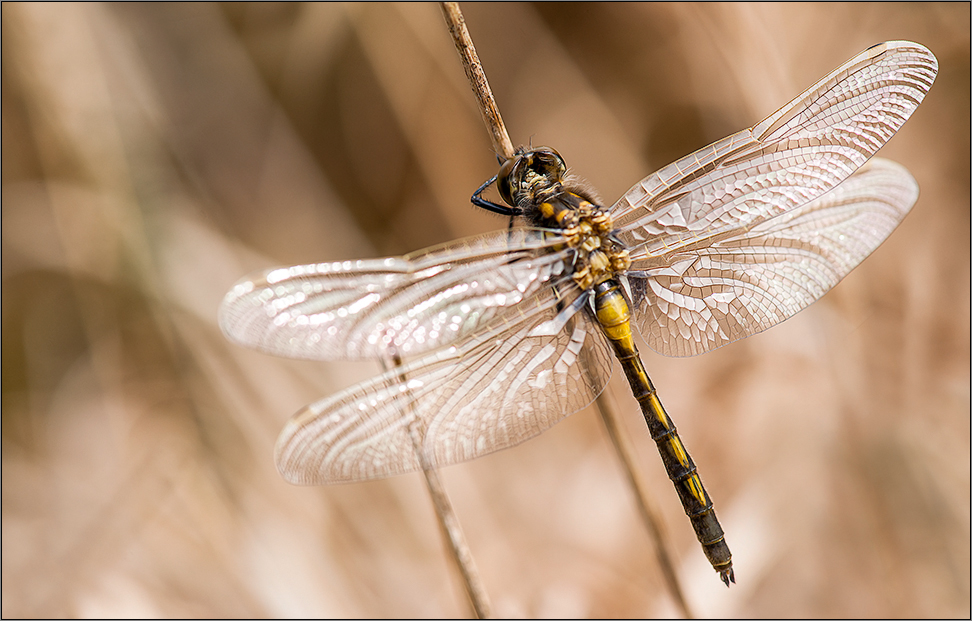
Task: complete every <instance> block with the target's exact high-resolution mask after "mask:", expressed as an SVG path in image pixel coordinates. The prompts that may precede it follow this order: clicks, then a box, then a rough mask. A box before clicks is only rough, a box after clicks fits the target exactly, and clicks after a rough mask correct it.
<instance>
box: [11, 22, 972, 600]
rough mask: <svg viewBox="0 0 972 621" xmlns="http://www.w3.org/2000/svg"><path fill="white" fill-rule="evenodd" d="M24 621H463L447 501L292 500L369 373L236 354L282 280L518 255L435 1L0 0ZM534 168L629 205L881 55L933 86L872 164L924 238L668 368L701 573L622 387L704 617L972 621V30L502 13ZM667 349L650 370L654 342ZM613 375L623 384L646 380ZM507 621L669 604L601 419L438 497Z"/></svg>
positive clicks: (19, 594)
mask: <svg viewBox="0 0 972 621" xmlns="http://www.w3.org/2000/svg"><path fill="white" fill-rule="evenodd" d="M2 10H3V20H2V28H3V31H2V39H0V41H2V46H3V55H2V61H3V85H2V86H3V91H2V92H3V117H2V120H3V166H2V169H3V176H2V182H3V212H2V213H3V246H2V253H3V255H2V259H3V260H2V269H3V271H2V276H3V291H2V293H3V341H2V343H3V407H2V412H3V436H2V437H3V447H2V448H3V452H2V455H3V486H2V489H3V593H2V595H3V597H2V613H3V616H5V617H9V616H34V617H46V616H55V617H56V616H95V617H100V616H103V615H104V616H129V615H132V616H139V615H142V616H229V617H236V616H293V615H297V616H304V615H310V616H335V617H343V616H351V617H369V616H379V617H381V616H392V617H396V616H405V617H414V616H462V615H466V614H468V613H467V608H466V607H465V602H464V599H463V596H462V594H461V591H460V587H459V584H458V581H457V580H456V579H455V577H454V575H453V574H452V573H451V567H450V566H449V564H448V562H447V560H446V557H445V556H444V554H443V551H442V544H441V540H440V537H439V533H438V530H437V526H436V523H435V521H434V518H433V516H432V512H431V509H430V506H429V502H428V499H427V495H426V493H425V490H424V487H423V483H422V481H421V479H420V478H419V477H418V476H417V475H411V476H404V477H398V478H395V479H391V480H386V481H378V482H372V483H364V484H357V485H347V486H340V487H331V488H296V487H292V486H290V485H288V484H286V483H284V482H283V481H282V480H281V479H280V478H279V476H278V475H277V473H276V472H275V470H274V466H273V463H272V446H273V442H274V440H275V437H276V434H277V433H278V432H279V430H280V428H281V427H282V425H283V423H284V421H285V420H286V419H287V417H288V416H289V415H290V414H291V413H292V412H294V411H296V410H297V409H298V408H299V407H301V406H302V405H304V404H305V403H308V402H310V401H313V400H315V399H318V398H320V397H322V396H324V395H326V394H329V393H330V392H333V391H335V390H338V389H339V388H342V387H345V386H348V385H351V384H352V383H354V382H355V381H358V380H360V379H364V378H366V377H368V376H370V375H371V374H372V373H374V372H375V371H376V370H377V366H375V365H371V364H366V363H359V364H347V363H315V362H300V361H289V360H281V359H276V358H272V357H270V356H266V355H263V354H259V353H256V352H251V351H245V350H243V349H241V348H238V347H235V346H232V345H230V344H228V343H227V342H226V341H225V340H224V339H223V338H222V336H221V335H220V333H219V331H218V329H217V327H216V323H215V316H216V308H217V306H218V304H219V301H220V299H221V297H222V295H223V293H224V292H225V291H226V290H227V289H228V288H229V286H230V285H231V284H232V283H233V282H234V281H235V280H236V279H238V278H239V277H241V276H243V275H244V274H246V273H248V272H251V271H253V270H257V269H262V268H265V267H269V266H272V265H281V264H291V263H305V262H316V261H328V260H338V259H348V258H363V257H371V256H380V255H383V254H399V253H403V252H408V251H412V250H416V249H419V248H422V247H425V246H427V245H431V244H435V243H439V242H443V241H447V240H449V239H453V238H456V237H459V236H463V235H470V234H474V233H477V232H483V231H486V230H491V229H496V228H501V227H503V226H505V220H503V219H502V218H499V217H496V216H491V215H488V214H484V213H480V212H479V211H477V210H474V209H473V208H472V207H471V206H470V205H469V202H468V197H469V194H470V193H471V192H472V190H473V189H475V188H476V187H477V186H478V185H479V184H480V183H481V182H482V181H483V180H485V179H486V178H488V177H489V176H491V175H492V174H493V173H494V172H495V168H496V165H495V160H494V158H493V156H492V154H491V150H490V147H489V144H488V140H487V137H486V133H485V131H484V129H483V127H482V123H481V121H480V120H479V117H478V112H477V110H476V108H475V104H474V102H473V99H472V97H471V95H470V94H469V92H468V89H467V87H466V85H465V79H464V76H463V73H462V70H461V68H460V66H459V64H458V61H457V59H456V57H455V53H454V50H453V48H452V46H451V43H450V41H449V39H448V37H447V34H446V31H445V28H444V26H443V23H442V19H441V16H440V15H439V12H438V9H437V7H435V6H434V5H408V6H393V5H368V6H356V5H351V6H336V5H331V4H323V5H284V4H274V5H261V4H247V5H219V6H214V5H207V4H191V5H189V4H179V5H165V4H162V5H158V4H151V5H115V4H112V5H99V4H86V5H60V4H59V5H57V6H53V5H32V4H14V5H11V4H7V3H5V4H4V5H3V9H2ZM466 18H467V22H468V25H469V28H470V31H471V33H472V36H473V37H474V39H475V41H476V42H477V44H478V46H479V51H480V54H481V57H482V59H483V62H484V64H485V68H486V71H487V72H488V75H489V77H490V80H491V82H492V85H493V88H494V90H495V92H496V95H497V99H498V102H499V105H500V107H501V110H502V111H503V113H504V115H505V118H506V120H507V123H508V124H509V127H510V132H511V134H512V137H513V140H514V142H516V143H527V142H530V141H532V142H533V143H534V144H547V145H551V146H555V147H556V148H557V149H558V150H559V151H560V152H561V153H562V154H563V155H564V157H565V158H566V159H567V162H568V163H569V164H570V165H572V167H573V168H574V170H575V171H576V172H578V173H579V174H581V175H583V176H584V177H585V178H587V179H588V180H589V181H590V182H591V183H592V184H593V185H594V186H595V187H597V188H598V189H599V190H600V192H601V193H602V195H603V196H604V198H605V200H606V202H608V203H611V202H613V200H614V199H615V198H616V197H617V196H619V195H620V194H621V193H622V192H624V191H625V190H626V189H627V188H628V187H629V186H630V185H632V184H633V183H635V182H636V181H638V180H639V179H641V178H642V177H643V176H645V175H646V174H648V173H649V172H651V171H652V170H654V169H656V168H658V167H661V166H663V165H665V164H666V163H668V162H669V161H672V160H674V159H676V158H678V157H680V156H682V155H685V154H688V153H689V152H691V151H693V150H694V149H697V148H699V147H702V146H704V145H705V144H707V143H709V142H712V141H714V140H716V139H719V138H722V137H723V136H725V135H728V134H730V133H732V132H734V131H737V130H739V129H742V128H744V127H747V126H750V125H752V124H754V123H756V122H757V121H759V120H760V119H762V118H763V117H764V116H766V115H768V114H770V113H771V112H773V111H774V110H775V109H776V108H778V107H780V106H781V105H783V104H784V103H786V102H787V101H789V100H790V99H791V98H792V97H794V96H796V95H797V94H798V93H800V92H801V91H802V90H803V89H804V88H806V87H807V86H809V85H810V84H812V83H813V82H814V81H816V80H817V79H818V78H820V77H822V76H824V75H826V74H827V73H828V72H829V71H831V70H832V69H834V68H835V67H837V66H838V65H839V64H840V63H842V62H843V61H845V60H847V59H848V58H850V57H852V56H853V55H855V54H857V53H858V52H860V51H861V50H863V49H864V48H866V47H868V46H870V45H872V44H875V43H879V42H881V41H884V40H887V39H909V40H913V41H918V42H920V43H923V44H925V45H926V46H928V47H929V48H930V49H931V50H932V51H933V52H934V53H935V54H936V55H937V56H938V59H939V62H940V65H941V71H940V74H939V77H938V80H937V82H936V84H935V86H934V87H933V88H932V90H931V92H930V94H929V95H928V97H927V98H926V100H925V102H924V103H923V104H922V106H921V107H920V108H919V109H918V111H917V112H916V113H915V115H914V116H913V118H912V120H910V121H909V122H908V123H907V124H906V125H905V126H904V128H903V129H902V130H901V131H900V132H899V134H898V136H897V137H895V138H894V140H892V141H891V143H890V144H889V145H888V146H887V147H886V148H885V149H883V150H882V152H881V155H883V156H885V157H889V158H892V159H895V160H897V161H899V162H901V163H903V164H904V165H906V166H907V167H908V168H909V169H910V170H911V171H912V173H913V174H914V175H915V177H916V178H917V179H918V182H919V184H920V185H921V192H922V193H921V197H920V199H919V201H918V204H917V205H916V207H915V208H914V211H913V212H912V213H911V215H909V216H908V218H907V219H906V220H905V222H904V223H903V224H902V225H901V226H900V228H899V229H898V230H897V231H896V232H895V233H894V234H893V235H892V236H891V238H890V239H889V241H888V242H887V243H886V244H884V245H883V246H882V247H881V248H880V249H879V250H878V251H877V252H876V253H875V254H874V255H873V256H872V257H870V258H869V259H868V260H867V261H866V262H865V263H864V264H863V265H862V266H861V267H860V268H859V269H857V270H856V271H855V272H853V273H852V274H851V275H850V276H849V277H848V278H847V279H846V280H845V281H844V282H842V283H841V284H840V285H839V286H838V287H837V288H836V289H835V290H834V291H832V292H831V293H830V294H828V295H827V296H826V297H825V298H824V299H823V300H822V301H821V302H819V303H817V304H815V305H813V306H812V307H811V308H809V309H808V310H807V311H805V312H803V313H801V314H800V315H799V316H797V317H796V318H795V319H792V320H791V321H788V322H786V323H784V324H783V325H781V326H778V327H777V328H774V329H773V330H770V331H769V332H766V333H764V334H762V335H759V336H757V337H753V338H750V339H747V340H745V341H743V342H740V343H737V344H734V345H732V346H729V347H725V348H723V349H720V350H718V351H716V352H713V353H710V354H707V355H705V356H701V357H698V358H692V359H669V358H663V357H661V356H658V355H656V354H654V353H652V352H646V353H645V363H646V366H647V367H648V369H649V372H650V373H651V374H652V377H653V379H654V381H655V383H656V385H657V386H658V387H659V390H660V392H661V394H662V397H663V399H664V400H665V402H666V404H667V406H668V408H669V410H670V412H671V414H672V416H673V417H674V418H675V420H676V421H677V423H678V424H679V429H680V431H681V433H682V436H683V438H684V440H685V442H686V444H687V445H688V447H689V449H690V450H691V451H692V454H693V456H694V457H695V460H696V462H697V463H698V464H699V467H700V468H701V473H702V476H703V478H704V480H705V481H706V485H707V487H708V489H709V491H710V492H711V494H712V496H713V497H714V499H715V501H716V506H717V508H718V510H719V515H720V517H721V518H722V522H723V525H724V526H725V528H726V531H727V533H728V541H729V543H730V545H731V547H732V550H733V553H734V560H735V566H736V575H737V579H738V584H737V585H736V586H735V587H733V588H732V589H731V590H726V589H725V588H724V587H723V586H722V585H721V583H720V582H719V581H718V579H717V577H716V575H715V574H714V573H713V572H712V570H711V568H709V567H708V565H707V564H706V562H705V560H704V558H703V557H702V554H701V552H700V550H699V548H698V545H697V543H696V542H695V541H694V536H693V534H692V532H691V529H690V527H689V525H688V522H687V520H686V519H685V518H684V516H683V515H682V514H681V508H680V507H679V505H678V502H677V500H676V497H675V494H674V493H673V491H672V489H671V485H670V484H669V483H668V482H667V481H666V480H665V475H664V471H663V468H662V467H661V465H660V463H659V460H658V457H657V455H656V453H655V449H654V448H653V446H652V445H651V442H650V440H649V439H648V438H647V434H646V432H645V430H644V427H643V422H641V421H640V420H639V418H640V416H639V415H638V414H637V411H636V407H635V404H634V401H633V400H632V399H631V398H630V396H629V395H627V394H626V387H625V386H624V385H623V384H622V383H621V380H620V378H618V377H615V380H614V381H613V382H612V384H611V386H610V391H611V393H612V394H613V395H614V396H615V400H616V403H617V404H618V405H619V407H620V408H621V409H622V410H623V411H624V413H625V415H626V416H625V420H626V428H627V431H628V434H629V435H630V437H631V438H632V442H633V443H634V444H635V446H636V448H637V450H638V460H639V462H638V465H639V467H640V468H641V469H642V470H643V472H644V473H645V475H646V476H647V477H648V479H649V481H650V482H651V484H652V488H653V489H654V490H655V491H656V494H657V495H656V497H655V499H654V501H655V504H656V505H657V506H658V508H659V511H660V512H661V514H662V516H663V518H664V522H665V524H666V526H667V529H668V531H669V534H670V537H671V540H672V546H673V548H674V550H675V551H676V554H677V557H678V559H679V565H678V568H677V569H678V571H679V575H680V577H681V579H682V580H683V581H684V583H685V585H686V590H687V591H688V595H689V600H690V602H691V604H692V606H693V607H694V608H695V610H696V612H698V613H699V614H705V615H716V616H768V617H774V618H776V617H813V616H830V617H856V616H867V617H883V616H892V617H922V616H932V617H938V616H959V617H961V616H968V615H969V614H970V604H969V580H970V577H969V503H970V492H969V490H970V488H969V467H970V465H969V464H970V457H969V355H970V354H969V325H970V324H969V322H970V320H969V296H970V293H969V279H970V277H969V264H970V258H969V247H970V242H969V239H970V237H969V230H970V229H969V207H970V198H969V132H970V130H969V116H970V109H969V75H970V67H969V5H968V4H967V3H958V4H889V5H874V4H852V5H841V4H829V3H828V4H820V5H773V4H760V5H736V4H733V5H719V4H705V5H679V4H665V5H634V4H618V5H614V4H604V5H596V6H591V5H574V4H571V5H569V6H562V5H553V4H550V5H548V4H544V5H542V6H529V5H516V4H503V5H471V6H468V7H466ZM643 349H646V348H643ZM616 375H617V373H616ZM443 477H444V479H445V482H446V485H447V487H448V489H449V491H450V492H451V493H452V495H453V500H454V502H455V505H456V508H457V511H458V514H459V518H460V520H461V521H462V523H463V525H464V527H465V529H466V534H467V536H468V538H469V542H470V545H471V548H472V552H473V554H474V555H475V557H476V561H477V563H478V565H479V567H480V569H481V571H482V574H483V580H484V582H485V584H486V587H487V589H488V591H489V593H490V595H491V598H492V602H493V608H494V610H495V612H496V613H497V614H499V615H506V616H557V617H559V616H602V617H604V616H607V617H613V616H631V617H644V616H666V615H672V614H674V613H675V608H674V607H673V605H672V603H671V601H670V600H669V598H668V596H667V595H666V592H665V590H664V587H663V583H662V580H661V577H660V574H659V570H658V568H657V566H656V564H655V562H654V554H653V551H652V549H651V546H650V543H649V541H648V539H647V536H646V534H645V531H644V528H643V527H642V525H641V524H640V523H639V521H638V519H637V514H636V512H635V509H634V506H633V503H632V500H631V497H630V494H629V492H628V490H627V488H626V487H625V483H624V479H623V478H622V474H621V472H620V470H619V467H618V464H617V460H616V458H615V456H614V455H613V453H612V452H611V450H610V447H609V443H608V441H607V439H606V437H605V433H604V431H603V429H602V427H601V424H600V421H599V420H598V418H597V416H596V415H595V414H594V413H593V412H591V411H584V412H581V413H578V414H577V415H575V416H572V417H570V418H568V419H567V420H566V421H565V422H563V423H561V424H560V425H558V426H557V427H555V428H554V429H552V430H551V431H549V432H547V433H545V434H543V435H542V436H541V437H539V438H537V439H535V440H532V441H530V442H527V443H526V444H524V445H522V446H520V447H517V448H515V449H511V450H508V451H504V452H501V453H498V454H496V455H493V456H489V457H486V458H483V459H480V460H477V461H475V462H473V463H469V464H462V465H459V466H455V467H451V468H448V469H446V470H444V471H443Z"/></svg>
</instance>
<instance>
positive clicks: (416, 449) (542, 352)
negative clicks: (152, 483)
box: [276, 287, 612, 484]
mask: <svg viewBox="0 0 972 621" xmlns="http://www.w3.org/2000/svg"><path fill="white" fill-rule="evenodd" d="M580 293H581V292H580V291H579V290H577V289H576V287H575V288H574V290H573V291H572V296H573V299H571V296H562V295H560V294H558V292H557V291H555V290H554V288H548V289H545V291H544V293H543V294H542V295H541V296H539V297H538V299H537V304H533V305H528V306H527V307H524V308H522V311H523V312H522V314H520V315H519V317H518V319H517V320H515V321H512V322H510V321H506V320H502V321H498V322H495V323H494V324H493V325H491V326H489V327H488V328H487V329H485V330H483V332H482V333H480V334H478V335H476V336H474V337H472V338H470V339H467V340H466V341H464V342H462V343H459V344H457V345H456V346H454V347H449V348H446V349H443V350H439V351H437V352H434V353H432V354H429V355H427V356H425V357H424V358H421V359H417V360H415V361H412V362H410V363H408V364H405V365H403V366H402V367H397V368H394V369H392V370H391V371H389V372H387V373H385V374H383V375H381V376H379V377H376V378H374V379H372V380H370V381H367V382H365V383H362V384H359V385H357V386H355V387H352V388H350V389H348V390H346V391H344V392H342V393H340V394H337V395H334V396H332V397H329V398H327V399H323V400H321V401H318V402H317V403H314V404H312V405H310V406H308V407H306V408H304V409H303V410H301V411H300V412H298V413H297V414H296V415H295V416H294V417H293V418H292V419H291V420H290V422H289V423H288V424H287V426H286V428H285V429H284V430H283V432H282V433H281V435H280V439H279V440H278V441H277V449H276V462H277V469H278V470H279V471H280V473H281V474H282V475H283V477H284V478H285V479H287V480H288V481H291V482H292V483H300V484H326V483H340V482H350V481H360V480H366V479H374V478H380V477H385V476H391V475H394V474H400V473H404V472H410V471H413V470H417V469H419V468H421V467H422V466H423V465H424V466H426V467H439V466H444V465H447V464H453V463H457V462H460V461H465V460H468V459H472V458H474V457H479V456H481V455H485V454H487V453H491V452H493V451H497V450H500V449H503V448H506V447H509V446H513V445H515V444H519V443H520V442H523V441H524V440H526V439H528V438H531V437H533V436H535V435H537V434H538V433H540V432H541V431H544V430H545V429H547V428H549V427H550V426H552V425H553V424H554V423H556V422H558V421H559V420H561V419H562V418H564V417H565V416H567V415H569V414H572V413H573V412H576V411H578V410H580V409H582V408H584V407H586V406H587V405H589V404H590V403H591V402H592V401H593V400H594V399H595V398H596V397H597V395H598V394H600V392H601V390H602V389H603V388H604V385H605V384H606V383H607V381H608V379H610V375H611V368H612V365H611V363H612V359H611V353H610V350H609V348H608V346H607V344H606V341H605V340H604V339H603V337H602V336H601V335H600V334H599V329H598V327H597V326H596V324H594V323H593V322H592V321H591V319H590V318H589V317H588V314H587V311H586V309H583V308H582V307H583V306H584V301H585V300H586V295H580V296H578V294H580ZM565 304H566V306H565ZM561 325H562V326H563V329H560V330H557V329H554V328H556V327H557V326H561ZM552 326H553V327H552ZM582 359H583V360H584V361H585V362H586V364H581V360H582Z"/></svg>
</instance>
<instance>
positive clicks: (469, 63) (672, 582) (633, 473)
mask: <svg viewBox="0 0 972 621" xmlns="http://www.w3.org/2000/svg"><path fill="white" fill-rule="evenodd" d="M441 7H442V14H443V15H444V16H445V20H446V23H447V24H448V26H449V32H450V33H451V34H452V39H453V42H454V43H455V44H456V51H458V52H459V58H460V59H461V60H462V66H463V68H464V69H465V71H466V77H467V78H468V79H469V85H470V87H471V88H472V90H473V93H474V94H475V96H476V101H477V102H478V103H479V110H480V112H481V113H482V115H483V121H484V122H485V123H486V129H487V130H488V131H489V135H490V138H491V139H492V142H493V149H494V150H495V151H496V153H497V154H499V155H501V156H502V157H503V158H505V159H509V158H511V157H513V153H514V152H513V143H512V142H511V141H510V136H509V134H508V133H507V131H506V125H505V124H504V123H503V117H502V116H501V115H500V112H499V108H498V107H497V105H496V101H495V100H494V99H493V92H492V90H490V88H489V82H488V81H487V80H486V72H485V71H484V70H483V66H482V63H480V62H479V55H478V54H476V47H475V46H474V45H473V42H472V38H471V37H470V36H469V31H468V30H467V29H466V22H465V20H464V19H463V17H462V11H461V10H460V8H459V4H458V3H456V2H443V3H441ZM597 408H598V411H599V412H600V414H601V418H602V420H603V421H604V426H605V427H607V430H608V435H610V436H611V441H612V443H613V444H614V447H615V450H616V452H617V454H618V457H619V458H620V459H621V463H622V465H623V466H624V470H625V472H626V473H627V476H628V481H629V482H630V484H631V487H632V490H633V491H634V494H635V497H636V498H637V502H638V508H639V513H640V514H641V517H642V519H643V520H644V522H645V526H646V527H647V528H648V533H649V535H650V536H651V538H652V541H653V543H654V546H655V552H656V554H657V556H658V562H659V564H660V565H661V569H662V573H663V574H664V576H665V583H666V584H667V586H668V589H669V591H670V592H671V594H672V598H673V599H674V600H675V603H676V605H677V606H678V607H679V609H680V610H681V612H682V614H683V615H685V617H686V618H692V617H693V615H692V612H691V610H690V609H689V607H688V603H687V602H686V601H685V596H684V595H683V592H682V588H681V585H680V584H679V582H678V578H677V577H676V574H675V567H674V564H673V563H672V556H671V554H669V552H668V547H667V545H666V538H665V537H664V529H663V528H662V526H661V522H660V520H658V519H657V518H656V517H655V514H654V512H653V511H652V509H651V505H650V503H649V502H648V498H649V495H648V493H647V487H646V486H645V484H644V482H643V481H642V479H641V477H640V475H639V474H638V471H637V469H636V468H635V465H634V461H633V460H632V455H631V451H630V450H629V449H628V446H627V444H626V442H625V440H624V439H623V437H622V436H621V433H620V429H619V427H618V424H617V418H616V416H615V414H614V410H613V408H612V407H611V406H610V404H609V403H608V401H607V398H606V397H605V396H604V394H603V393H601V395H600V396H598V398H597Z"/></svg>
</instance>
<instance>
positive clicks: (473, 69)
mask: <svg viewBox="0 0 972 621" xmlns="http://www.w3.org/2000/svg"><path fill="white" fill-rule="evenodd" d="M440 6H441V7H442V15H443V16H444V17H445V20H446V25H448V26H449V33H450V34H451V35H452V40H453V42H454V43H455V44H456V51H457V52H459V58H460V59H462V67H463V69H465V70H466V77H467V78H468V79H469V86H470V87H471V88H472V90H473V94H475V95H476V101H477V102H478V103H479V111H480V112H481V113H482V115H483V121H484V122H485V123H486V130H487V131H488V132H489V137H490V140H492V142H493V150H494V151H495V152H496V154H497V155H499V156H501V157H503V159H507V160H508V159H510V158H511V157H513V143H512V142H510V135H509V134H508V133H507V131H506V125H504V124H503V117H501V116H500V112H499V108H498V107H497V106H496V100H495V99H493V91H491V90H490V88H489V82H487V81H486V73H485V72H484V71H483V65H482V63H480V62H479V55H478V54H476V46H474V45H473V42H472V38H470V36H469V31H468V30H466V20H464V19H463V18H462V10H460V9H459V3H458V2H443V3H441V5H440Z"/></svg>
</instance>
